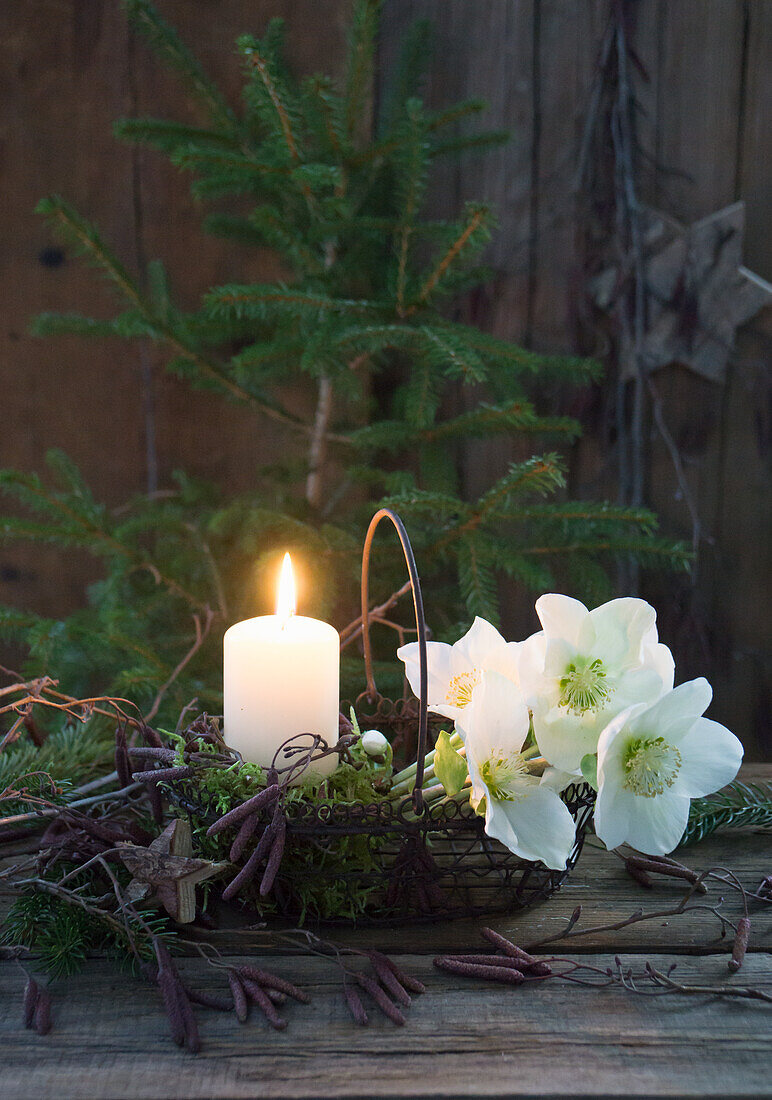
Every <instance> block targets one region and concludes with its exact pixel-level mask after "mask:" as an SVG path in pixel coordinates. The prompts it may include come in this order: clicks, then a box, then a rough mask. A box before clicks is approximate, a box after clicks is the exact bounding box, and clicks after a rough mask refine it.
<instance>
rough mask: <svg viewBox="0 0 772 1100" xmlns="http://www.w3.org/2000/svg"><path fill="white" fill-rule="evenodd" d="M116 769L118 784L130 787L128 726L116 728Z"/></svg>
mask: <svg viewBox="0 0 772 1100" xmlns="http://www.w3.org/2000/svg"><path fill="white" fill-rule="evenodd" d="M114 756H115V770H116V772H117V773H118V786H119V787H121V788H123V787H128V786H129V784H130V783H131V761H130V760H129V753H128V747H127V744H126V727H125V726H123V725H119V726H116V729H115V754H114Z"/></svg>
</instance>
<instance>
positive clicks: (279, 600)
mask: <svg viewBox="0 0 772 1100" xmlns="http://www.w3.org/2000/svg"><path fill="white" fill-rule="evenodd" d="M276 614H277V616H278V617H279V618H280V619H283V620H284V622H286V621H287V619H289V618H290V616H291V615H294V614H295V574H294V573H293V572H292V558H291V557H290V556H289V554H285V555H284V561H283V562H282V565H281V573H280V575H279V587H278V590H277V594H276Z"/></svg>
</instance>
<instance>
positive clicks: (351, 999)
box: [343, 983, 370, 1027]
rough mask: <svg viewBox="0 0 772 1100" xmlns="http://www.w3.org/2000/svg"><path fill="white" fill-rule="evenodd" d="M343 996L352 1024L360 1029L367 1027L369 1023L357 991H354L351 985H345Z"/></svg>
mask: <svg viewBox="0 0 772 1100" xmlns="http://www.w3.org/2000/svg"><path fill="white" fill-rule="evenodd" d="M343 996H344V998H345V1000H346V1004H347V1005H348V1008H349V1012H350V1013H351V1015H352V1017H353V1018H354V1023H355V1024H359V1026H360V1027H367V1025H368V1024H369V1023H370V1021H369V1019H368V1017H367V1012H366V1011H365V1006H364V1005H363V1004H362V998H361V997H360V996H359V993H358V991H357V990H356V989H354V987H353V985H349V984H348V983H346V985H344V987H343Z"/></svg>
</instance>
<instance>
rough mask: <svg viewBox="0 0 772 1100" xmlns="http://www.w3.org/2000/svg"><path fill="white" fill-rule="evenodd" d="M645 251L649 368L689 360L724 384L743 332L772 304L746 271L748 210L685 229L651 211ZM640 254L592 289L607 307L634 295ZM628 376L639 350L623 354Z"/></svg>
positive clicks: (770, 292)
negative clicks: (635, 264) (738, 335)
mask: <svg viewBox="0 0 772 1100" xmlns="http://www.w3.org/2000/svg"><path fill="white" fill-rule="evenodd" d="M642 220H643V238H644V240H643V251H644V257H645V279H646V289H647V296H646V309H647V318H646V332H645V335H644V338H643V345H642V347H641V353H642V363H643V366H644V369H645V370H647V371H653V370H656V369H657V368H658V367H664V366H667V365H668V364H669V363H682V364H683V365H684V366H686V367H689V368H690V369H691V370H693V371H695V372H696V373H697V374H701V375H702V376H703V377H704V378H708V379H710V380H711V381H713V382H720V381H722V380H723V378H724V375H725V373H726V365H727V361H728V359H729V356H730V354H731V351H732V348H733V346H734V339H735V332H736V330H737V329H738V328H739V327H740V325H742V324H744V323H745V321H748V320H749V319H750V318H751V317H753V316H754V315H755V314H756V313H758V312H759V310H761V309H763V307H764V306H767V305H770V304H772V285H770V284H769V283H768V282H766V280H764V279H762V278H761V276H759V275H755V274H754V273H753V272H752V271H749V270H748V269H747V268H746V267H743V266H742V248H743V231H744V228H745V206H744V204H743V203H742V202H736V203H733V204H732V205H731V206H726V207H724V209H723V210H718V211H716V213H715V214H711V215H710V216H709V217H707V218H703V219H702V220H701V221H698V222H695V223H694V225H690V226H688V227H684V226H682V225H680V224H679V223H678V222H676V221H674V220H673V219H672V218H668V217H667V216H666V215H665V214H662V213H660V212H659V211H656V210H645V211H643V215H642ZM631 271H632V257H630V256H628V257H626V261H625V263H624V264H623V265H622V267H621V268H620V267H612V268H608V269H607V270H606V271H603V272H601V274H600V275H598V276H597V277H596V278H595V279H594V280H593V283H592V285H591V289H592V293H593V297H594V298H595V301H596V302H597V303H598V305H599V306H600V307H601V309H609V308H613V307H614V306H615V305H616V303H618V301H619V300H620V297H621V295H622V294H625V293H627V292H628V289H629V281H630V277H631ZM620 362H621V363H622V364H623V369H624V371H625V373H626V374H627V375H628V376H631V375H633V374H634V373H635V370H636V366H635V357H634V355H633V349H632V348H631V347H627V346H623V347H622V348H621V349H620Z"/></svg>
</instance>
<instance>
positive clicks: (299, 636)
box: [223, 554, 340, 779]
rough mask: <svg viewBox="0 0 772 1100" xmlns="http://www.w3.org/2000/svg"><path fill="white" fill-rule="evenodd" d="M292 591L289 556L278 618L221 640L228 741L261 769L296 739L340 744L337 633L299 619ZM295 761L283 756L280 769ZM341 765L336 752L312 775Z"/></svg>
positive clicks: (239, 627) (252, 622) (248, 623)
mask: <svg viewBox="0 0 772 1100" xmlns="http://www.w3.org/2000/svg"><path fill="white" fill-rule="evenodd" d="M294 587H295V586H294V578H293V575H292V563H291V561H290V556H289V554H285V556H284V564H283V566H282V572H281V578H280V581H279V592H278V599H277V604H276V614H275V615H261V616H259V617H258V618H255V619H245V620H244V622H241V623H236V624H235V625H234V626H232V627H230V629H229V630H226V632H225V638H224V640H223V657H224V661H223V689H224V696H225V701H224V735H225V741H226V744H228V745H230V747H231V748H232V749H236V750H237V751H238V752H240V753H241V755H242V757H243V759H244V760H248V761H250V762H251V763H253V764H260V765H261V766H262V767H268V766H269V765H270V764H271V763H272V762H273V759H274V756H275V754H276V752H277V750H278V749H279V748H280V746H281V745H282V744H284V742H285V741H287V740H288V739H289V738H291V737H295V736H296V735H297V734H301V733H313V734H319V735H320V736H322V737H323V738H324V739H325V741H326V742H327V744H328V745H334V744H336V743H337V740H338V714H339V707H340V700H339V692H340V635H339V634H338V632H337V630H335V629H334V628H333V627H332V626H330V625H329V624H328V623H323V622H321V621H320V620H319V619H309V618H306V617H305V616H304V615H296V614H295V591H294ZM301 744H302V745H304V746H305V745H309V744H310V741H309V739H308V738H304V739H303V740H302V741H298V745H301ZM290 759H291V758H290ZM290 759H281V758H279V759H278V760H277V766H278V767H283V766H285V765H286V764H287V763H289V762H290ZM295 759H296V758H295ZM337 763H338V757H337V755H336V754H334V753H333V754H331V755H330V756H328V757H325V758H324V759H323V760H321V761H319V762H318V764H315V765H313V771H314V773H315V774H316V775H329V774H330V772H332V771H333V770H334V769H335V767H336V766H337ZM309 774H310V773H306V774H305V775H304V776H303V777H302V778H303V779H305V778H308V776H309Z"/></svg>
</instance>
